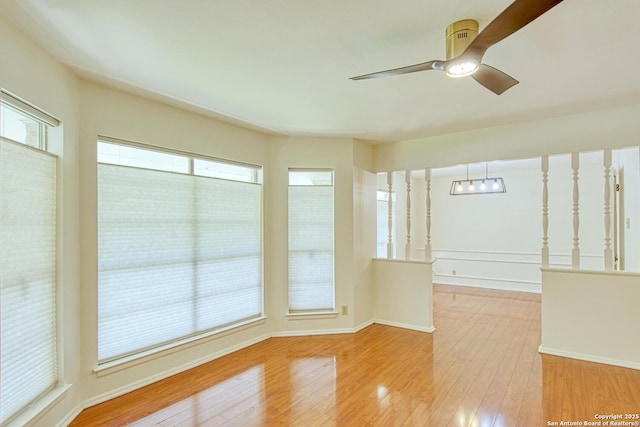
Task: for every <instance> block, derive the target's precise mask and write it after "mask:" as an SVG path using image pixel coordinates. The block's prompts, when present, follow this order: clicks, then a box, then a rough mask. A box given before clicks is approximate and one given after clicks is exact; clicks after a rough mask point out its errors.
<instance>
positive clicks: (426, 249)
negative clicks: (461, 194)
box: [424, 168, 433, 261]
mask: <svg viewBox="0 0 640 427" xmlns="http://www.w3.org/2000/svg"><path fill="white" fill-rule="evenodd" d="M424 180H425V182H426V184H427V243H426V244H425V245H424V259H425V261H431V257H432V256H433V254H432V248H431V169H430V168H426V169H425V170H424Z"/></svg>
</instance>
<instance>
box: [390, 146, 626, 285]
mask: <svg viewBox="0 0 640 427" xmlns="http://www.w3.org/2000/svg"><path fill="white" fill-rule="evenodd" d="M614 152H616V151H614ZM540 162H541V161H540V158H534V159H524V160H510V161H498V162H490V163H489V164H490V170H489V176H491V177H502V178H503V179H504V180H505V184H506V187H507V192H506V193H499V194H484V195H466V196H451V195H449V190H450V187H451V182H452V180H456V179H465V178H466V168H465V166H464V165H463V166H457V167H449V168H438V169H434V170H433V171H432V179H431V202H432V213H431V220H432V227H431V235H432V246H433V257H434V258H435V259H436V260H437V261H436V262H435V264H434V266H433V271H434V282H436V283H443V284H454V285H464V286H479V287H491V288H498V289H510V290H520V291H528V292H540V281H541V276H540V270H539V269H540V264H541V258H540V253H541V248H542V172H541V167H540ZM549 163H550V165H549V183H548V188H549V232H548V237H549V247H550V250H551V257H550V261H551V266H552V267H569V266H570V265H571V250H572V247H573V214H572V210H573V196H572V192H573V179H572V170H571V156H570V155H569V154H564V155H555V156H551V157H550V162H549ZM485 173H486V172H485V163H476V164H472V165H470V174H469V177H470V178H472V179H473V178H482V177H484V176H485ZM404 174H405V172H404V171H399V172H394V188H395V190H396V195H397V203H396V204H395V206H394V215H395V217H396V219H395V222H396V225H397V233H396V241H395V244H396V247H397V255H396V258H398V259H404V246H405V242H406V216H407V213H406V204H405V203H406V186H405V183H404ZM423 177H424V171H422V170H416V171H414V172H413V178H412V187H411V234H412V236H411V241H412V253H411V259H424V243H425V242H426V225H425V223H426V200H425V198H426V183H425V180H424V178H423ZM382 181H384V182H382ZM378 185H379V186H380V185H382V187H379V188H384V187H385V186H386V174H385V173H382V174H380V175H379V177H378ZM603 188H604V179H603V153H602V151H594V152H585V153H581V154H580V168H579V215H580V225H579V245H580V249H581V260H580V264H581V267H582V268H586V269H595V270H597V269H603V268H604V257H603V254H604V219H603V212H604V198H603ZM635 200H637V197H634V201H635ZM385 218H386V213H385ZM385 233H386V231H385ZM385 236H386V234H385ZM628 245H629V246H634V248H635V247H637V246H638V243H637V242H635V243H633V244H632V243H631V239H628Z"/></svg>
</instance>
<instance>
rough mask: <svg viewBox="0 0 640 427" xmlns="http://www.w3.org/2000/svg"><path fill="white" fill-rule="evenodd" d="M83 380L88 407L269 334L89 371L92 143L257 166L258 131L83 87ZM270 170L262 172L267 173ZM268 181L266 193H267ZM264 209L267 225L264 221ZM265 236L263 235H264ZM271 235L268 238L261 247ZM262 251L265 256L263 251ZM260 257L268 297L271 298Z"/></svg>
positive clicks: (256, 329)
mask: <svg viewBox="0 0 640 427" xmlns="http://www.w3.org/2000/svg"><path fill="white" fill-rule="evenodd" d="M80 119H81V134H80V139H81V150H80V152H81V176H80V179H81V185H80V194H81V199H82V204H81V214H82V217H81V226H82V249H83V250H82V256H81V260H82V270H81V277H82V283H83V286H82V291H81V298H82V304H81V306H82V315H81V319H82V321H81V350H82V356H83V357H82V362H81V371H82V380H83V390H84V393H83V394H84V400H85V404H87V405H91V404H95V403H98V402H101V401H104V400H106V399H109V398H112V397H114V396H116V395H118V394H122V393H123V392H126V391H129V390H132V389H134V388H137V387H140V386H142V385H144V384H147V383H150V382H152V381H156V380H158V379H160V378H162V377H165V376H168V375H170V374H173V373H175V372H177V371H180V370H184V369H186V368H189V367H192V366H195V365H197V364H200V363H203V362H205V361H207V360H210V359H213V358H215V357H218V356H220V355H221V354H225V353H227V352H229V351H231V350H234V349H237V348H240V347H242V346H246V345H248V344H251V343H254V342H257V341H260V340H262V339H265V338H267V337H268V336H269V335H270V332H269V328H268V327H267V324H266V322H258V323H257V324H255V325H253V326H252V327H249V328H244V329H242V330H238V331H236V332H235V333H232V334H221V335H219V336H218V335H217V336H214V337H213V338H212V339H205V340H201V341H198V342H197V343H195V344H189V345H184V346H181V347H179V348H178V349H177V350H178V351H176V350H175V349H174V350H168V351H164V352H160V353H158V354H155V355H153V356H150V357H146V358H143V359H141V360H138V361H136V363H132V364H129V365H127V364H125V365H123V366H121V367H119V368H118V369H114V370H111V371H105V372H101V373H100V375H97V374H95V373H94V372H93V370H94V369H95V368H96V364H97V339H98V337H97V329H98V328H97V273H96V272H97V219H96V218H97V199H96V189H97V182H96V170H97V169H96V141H97V138H98V136H99V135H100V136H109V137H113V138H119V139H123V140H128V141H135V142H140V143H146V144H152V145H157V146H160V147H164V148H173V149H178V150H184V151H188V152H192V153H198V154H203V155H207V156H212V157H219V158H223V159H229V160H237V161H241V162H246V163H252V164H257V165H266V163H267V161H268V152H269V150H268V138H267V137H266V136H265V135H263V134H260V133H257V132H253V131H250V130H247V129H243V128H239V127H237V126H233V125H229V124H225V123H222V122H219V121H217V120H214V119H211V118H208V117H204V116H200V115H198V114H194V113H189V112H185V111H183V110H180V109H177V108H173V107H169V106H166V105H163V104H159V103H157V102H153V101H149V100H146V99H143V98H140V97H137V96H133V95H129V94H126V93H124V92H120V91H118V90H114V89H111V88H107V87H105V86H101V85H98V84H95V83H90V82H86V81H83V82H81V116H80ZM267 173H268V167H267V166H265V175H267ZM267 188H268V182H266V179H265V185H264V189H263V191H264V192H265V193H267V192H268V190H267ZM269 219H270V217H269V211H267V210H265V215H264V221H265V224H267V223H268V221H269ZM265 231H266V230H265ZM269 238H270V235H269V233H268V232H265V247H268V244H269ZM266 252H267V251H265V253H266ZM269 268H270V267H269V263H268V262H267V260H266V259H265V294H266V295H267V296H268V295H269V293H270V286H269V282H268V277H269V275H268V273H269V271H270V270H269Z"/></svg>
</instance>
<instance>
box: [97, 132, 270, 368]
mask: <svg viewBox="0 0 640 427" xmlns="http://www.w3.org/2000/svg"><path fill="white" fill-rule="evenodd" d="M98 162H99V164H98V359H99V363H105V362H109V361H114V360H117V359H120V358H122V357H125V356H129V355H133V354H138V353H140V352H143V351H146V350H150V349H157V348H159V347H160V346H164V345H168V344H172V343H175V342H178V343H179V342H181V341H183V340H184V339H187V338H191V337H195V336H199V335H201V334H203V333H209V332H212V331H216V330H219V329H221V328H225V327H228V326H231V325H235V324H239V323H241V322H244V321H248V320H250V319H255V318H259V317H261V316H262V306H263V304H262V214H261V213H262V184H261V182H262V169H261V168H260V167H258V166H252V165H245V164H238V163H231V162H224V161H221V160H217V159H207V158H201V157H195V156H193V155H191V154H186V153H181V152H171V151H166V150H160V149H156V148H151V147H149V146H138V145H131V144H123V143H119V142H117V141H110V140H106V139H105V140H101V141H98Z"/></svg>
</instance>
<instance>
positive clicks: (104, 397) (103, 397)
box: [61, 319, 435, 425]
mask: <svg viewBox="0 0 640 427" xmlns="http://www.w3.org/2000/svg"><path fill="white" fill-rule="evenodd" d="M374 323H379V324H381V325H387V326H395V327H398V328H403V329H410V330H414V331H420V332H428V333H431V332H433V331H435V327H433V326H431V327H424V326H417V325H410V324H406V323H398V322H389V321H386V320H380V319H373V320H369V321H367V322H364V323H361V324H360V325H358V326H356V327H355V328H341V329H318V330H304V331H285V332H276V333H272V334H265V335H262V336H260V337H257V338H254V339H251V340H248V341H245V342H242V343H240V344H237V345H235V346H232V347H229V348H226V349H224V350H221V351H219V352H216V353H213V354H209V355H207V356H206V357H202V358H200V359H196V360H192V361H190V362H188V363H185V364H182V365H180V366H177V367H174V368H172V369H168V370H166V371H163V372H160V373H157V374H155V375H152V376H150V377H147V378H144V379H142V380H140V381H136V382H134V383H130V384H127V385H126V386H123V387H120V388H117V389H115V390H111V391H109V392H107V393H103V394H100V395H98V396H94V397H92V398H90V399H86V400H85V401H84V402H83V406H82V408H80V410H78V411H77V413H75V412H74V414H73V418H75V417H76V416H77V415H78V414H79V413H80V411H81V410H82V409H85V408H89V407H91V406H94V405H98V404H100V403H103V402H106V401H108V400H111V399H114V398H116V397H118V396H122V395H123V394H126V393H129V392H131V391H134V390H137V389H139V388H142V387H145V386H147V385H149V384H153V383H155V382H157V381H160V380H163V379H165V378H168V377H170V376H172V375H175V374H179V373H181V372H184V371H187V370H189V369H192V368H195V367H197V366H200V365H202V364H204V363H207V362H210V361H212V360H215V359H218V358H220V357H222V356H226V355H228V354H231V353H233V352H236V351H238V350H241V349H243V348H246V347H249V346H252V345H254V344H257V343H259V342H261V341H264V340H266V339H269V338H272V337H273V338H276V337H301V336H311V335H335V334H353V333H356V332H359V331H361V330H363V329H365V328H366V327H368V326H371V325H373V324H374ZM69 417H71V414H70V415H69ZM73 418H70V421H71V420H73ZM70 421H69V422H70ZM61 424H62V423H61ZM62 425H64V424H62Z"/></svg>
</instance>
